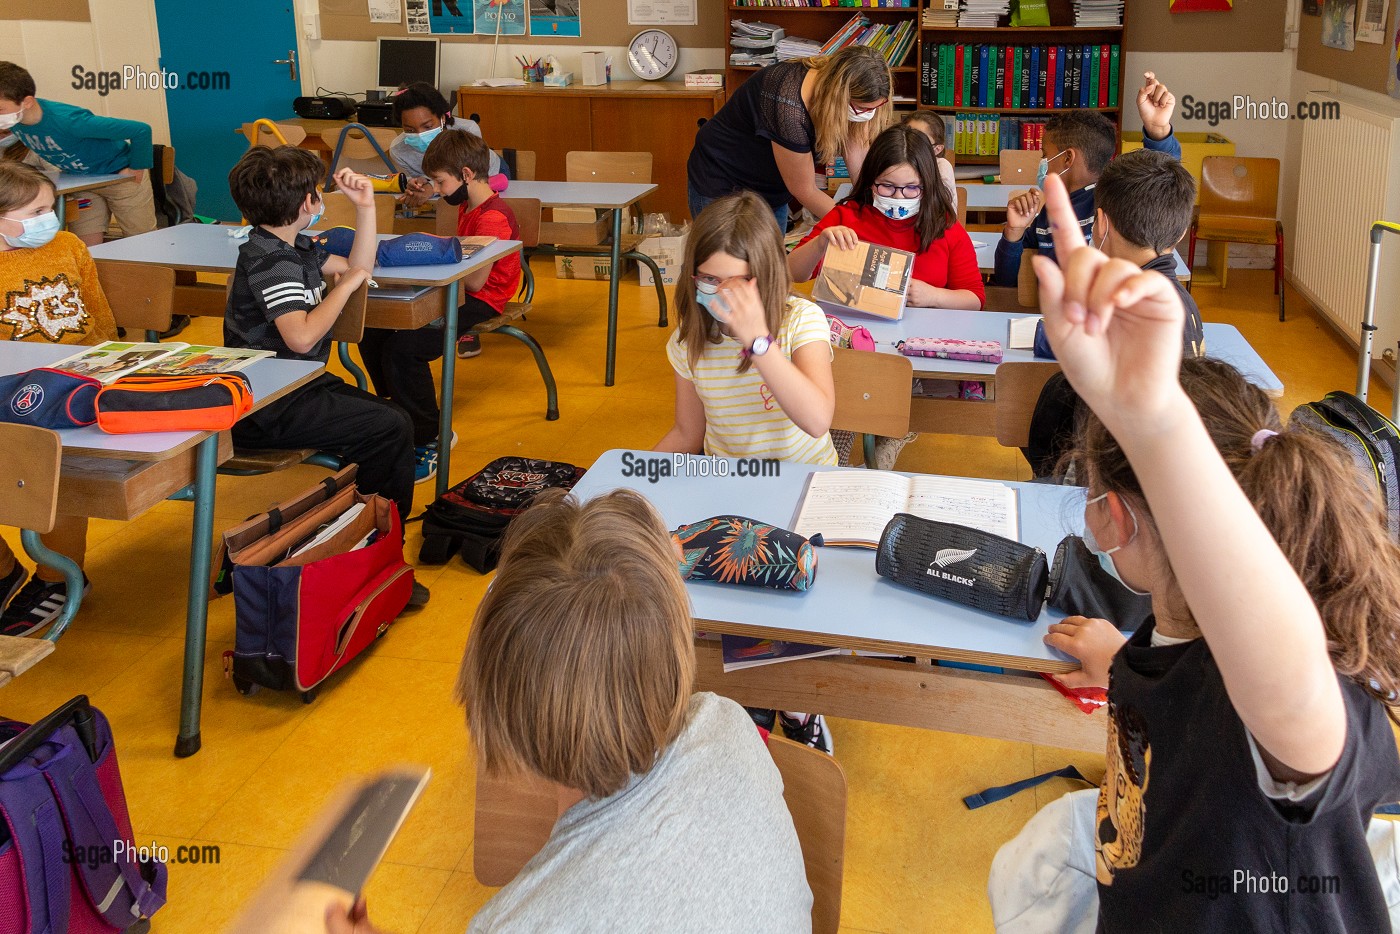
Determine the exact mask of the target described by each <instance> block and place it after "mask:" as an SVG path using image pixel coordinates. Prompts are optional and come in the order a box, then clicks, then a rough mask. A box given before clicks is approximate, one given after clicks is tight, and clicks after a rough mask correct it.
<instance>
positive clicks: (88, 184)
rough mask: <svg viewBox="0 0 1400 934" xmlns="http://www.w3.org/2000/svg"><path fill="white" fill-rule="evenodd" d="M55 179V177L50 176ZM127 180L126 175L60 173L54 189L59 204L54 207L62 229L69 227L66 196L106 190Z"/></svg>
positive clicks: (54, 180) (54, 181)
mask: <svg viewBox="0 0 1400 934" xmlns="http://www.w3.org/2000/svg"><path fill="white" fill-rule="evenodd" d="M50 177H53V176H50ZM126 180H127V176H125V175H75V174H73V173H72V172H59V173H58V175H57V177H53V183H54V188H55V189H57V191H58V198H57V199H56V200H57V202H58V203H57V204H55V205H54V213H55V214H57V215H58V223H59V225H60V227H63V226H67V221H66V215H67V205H66V203H65V202H66V201H67V199H66V198H65V197H64V196H65V195H76V194H78V193H79V192H83V191H93V190H94V189H97V188H105V187H107V186H108V185H115V184H116V183H117V182H124V181H126Z"/></svg>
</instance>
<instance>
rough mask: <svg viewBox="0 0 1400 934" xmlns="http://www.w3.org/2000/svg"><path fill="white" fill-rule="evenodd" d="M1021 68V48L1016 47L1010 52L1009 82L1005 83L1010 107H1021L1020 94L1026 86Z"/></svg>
mask: <svg viewBox="0 0 1400 934" xmlns="http://www.w3.org/2000/svg"><path fill="white" fill-rule="evenodd" d="M1022 67H1024V66H1023V62H1022V58H1021V47H1020V46H1019V45H1018V46H1016V48H1015V49H1013V50H1012V67H1011V73H1010V75H1008V78H1009V79H1010V80H1009V81H1007V84H1008V85H1009V90H1010V91H1011V106H1012V107H1020V106H1021V94H1022V92H1023V90H1024V89H1025V86H1026V80H1025V74H1024V73H1023V72H1022V71H1021V69H1022Z"/></svg>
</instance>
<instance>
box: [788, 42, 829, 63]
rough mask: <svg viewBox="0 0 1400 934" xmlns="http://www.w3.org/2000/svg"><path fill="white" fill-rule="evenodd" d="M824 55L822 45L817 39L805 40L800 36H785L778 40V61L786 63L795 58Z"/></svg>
mask: <svg viewBox="0 0 1400 934" xmlns="http://www.w3.org/2000/svg"><path fill="white" fill-rule="evenodd" d="M820 54H822V44H821V43H820V42H818V41H817V40H816V39H803V38H801V37H799V36H784V37H783V38H782V39H780V40H778V61H780V62H786V61H789V60H791V59H794V58H811V57H812V56H814V55H820Z"/></svg>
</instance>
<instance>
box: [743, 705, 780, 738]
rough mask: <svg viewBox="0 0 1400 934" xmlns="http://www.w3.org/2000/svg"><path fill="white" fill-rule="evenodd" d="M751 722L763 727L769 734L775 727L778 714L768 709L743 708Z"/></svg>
mask: <svg viewBox="0 0 1400 934" xmlns="http://www.w3.org/2000/svg"><path fill="white" fill-rule="evenodd" d="M744 709H745V710H746V711H748V714H749V716H750V717H751V718H753V722H754V723H756V724H758V725H759V726H761V727H763V728H764V729H765V730H767V731H768V732H769V733H772V732H773V727H774V726H776V725H777V719H778V712H777V711H776V710H773V709H772V708H770V707H745V708H744Z"/></svg>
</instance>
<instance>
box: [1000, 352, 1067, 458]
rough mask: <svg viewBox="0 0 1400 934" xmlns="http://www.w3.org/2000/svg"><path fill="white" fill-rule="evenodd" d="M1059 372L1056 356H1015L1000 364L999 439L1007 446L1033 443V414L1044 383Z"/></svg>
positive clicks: (1024, 445) (1017, 446) (1012, 446)
mask: <svg viewBox="0 0 1400 934" xmlns="http://www.w3.org/2000/svg"><path fill="white" fill-rule="evenodd" d="M1058 372H1060V365H1059V364H1058V363H1056V362H1055V361H1053V360H1014V361H1008V362H1006V363H1002V364H999V365H998V366H997V375H996V392H997V400H996V406H997V407H996V439H997V443H998V444H1000V445H1002V446H1003V447H1008V448H1024V447H1026V446H1028V445H1029V444H1030V443H1031V416H1032V415H1034V414H1035V404H1036V402H1038V401H1039V400H1040V391H1041V390H1042V389H1044V388H1045V383H1046V382H1047V381H1048V380H1049V379H1050V377H1052V376H1054V375H1055V374H1056V373H1058Z"/></svg>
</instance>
